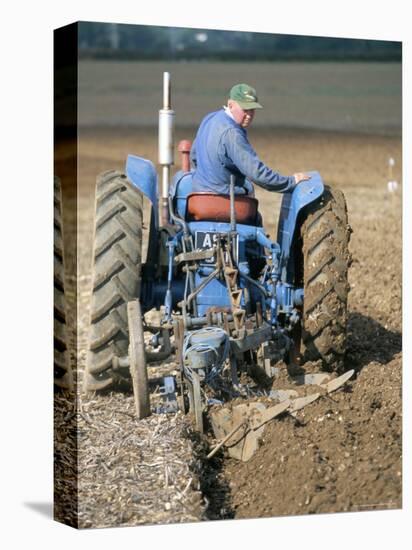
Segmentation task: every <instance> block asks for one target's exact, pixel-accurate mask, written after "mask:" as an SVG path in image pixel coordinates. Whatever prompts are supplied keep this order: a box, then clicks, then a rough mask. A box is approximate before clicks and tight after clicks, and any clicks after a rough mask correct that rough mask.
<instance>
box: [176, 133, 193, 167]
mask: <svg viewBox="0 0 412 550" xmlns="http://www.w3.org/2000/svg"><path fill="white" fill-rule="evenodd" d="M191 148H192V142H191V141H189V140H187V139H182V141H180V142H179V146H178V151H179V153H180V154H181V163H182V170H183V172H189V170H190V149H191Z"/></svg>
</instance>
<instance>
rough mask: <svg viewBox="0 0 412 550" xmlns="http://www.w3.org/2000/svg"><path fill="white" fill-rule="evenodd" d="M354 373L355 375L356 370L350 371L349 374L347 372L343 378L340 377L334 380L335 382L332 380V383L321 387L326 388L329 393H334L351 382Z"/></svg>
mask: <svg viewBox="0 0 412 550" xmlns="http://www.w3.org/2000/svg"><path fill="white" fill-rule="evenodd" d="M354 373H355V370H354V369H351V370H348V372H345V373H344V374H342V376H338V378H334V379H333V380H331V381H330V382H327V383H326V384H321V385H320V387H321V388H324V389H325V390H326V391H327V393H332V392H333V391H335V390H337V389H339V388H340V387H341V386H343V385H344V384H345V383H346V382H347V381H348V380H349V378H352V376H353V375H354Z"/></svg>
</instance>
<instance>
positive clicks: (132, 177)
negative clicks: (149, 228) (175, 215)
mask: <svg viewBox="0 0 412 550" xmlns="http://www.w3.org/2000/svg"><path fill="white" fill-rule="evenodd" d="M126 175H127V178H128V179H129V181H130V182H131V183H132V184H133V185H134V187H137V189H139V190H140V191H141V192H142V193H143V194H144V195H145V196H146V197H147V198H148V199H149V201H150V202H151V204H152V214H153V216H154V222H155V227H156V229H158V228H159V209H158V201H159V196H158V187H157V174H156V168H155V166H154V164H153V163H152V162H151V161H150V160H147V159H144V158H141V157H137V156H135V155H128V156H127V160H126Z"/></svg>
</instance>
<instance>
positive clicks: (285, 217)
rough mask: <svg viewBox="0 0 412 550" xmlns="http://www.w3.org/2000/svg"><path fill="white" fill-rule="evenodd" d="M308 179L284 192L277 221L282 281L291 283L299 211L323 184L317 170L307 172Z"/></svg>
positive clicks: (321, 190)
mask: <svg viewBox="0 0 412 550" xmlns="http://www.w3.org/2000/svg"><path fill="white" fill-rule="evenodd" d="M307 174H309V175H310V176H311V178H310V180H307V181H302V182H301V183H299V185H297V186H296V187H295V188H294V190H293V191H292V192H291V193H285V194H284V195H283V198H282V205H281V209H280V215H279V222H278V235H277V242H278V243H279V245H280V249H281V254H282V256H281V257H282V260H281V261H282V274H281V279H282V281H283V282H288V283H291V282H292V280H293V265H291V262H289V260H290V259H291V257H292V250H293V245H294V238H295V233H296V229H297V224H298V217H299V213H301V212H302V210H303V209H304V208H305V206H307V205H308V204H310V203H313V202H314V201H316V200H317V199H318V198H319V197H321V196H322V194H323V191H324V185H323V181H322V178H321V176H320V174H319V172H315V171H312V172H307Z"/></svg>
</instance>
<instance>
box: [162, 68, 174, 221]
mask: <svg viewBox="0 0 412 550" xmlns="http://www.w3.org/2000/svg"><path fill="white" fill-rule="evenodd" d="M174 116H175V113H174V111H173V110H172V109H171V83H170V73H168V72H164V73H163V108H162V109H161V110H160V111H159V164H160V165H161V167H162V185H161V220H162V224H163V225H166V224H167V223H168V222H169V201H168V197H169V179H170V167H171V166H172V165H173V148H174V143H173V127H174Z"/></svg>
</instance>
